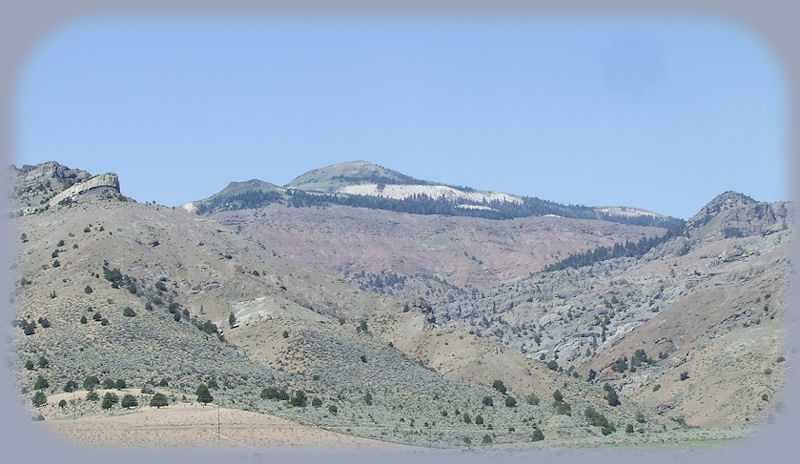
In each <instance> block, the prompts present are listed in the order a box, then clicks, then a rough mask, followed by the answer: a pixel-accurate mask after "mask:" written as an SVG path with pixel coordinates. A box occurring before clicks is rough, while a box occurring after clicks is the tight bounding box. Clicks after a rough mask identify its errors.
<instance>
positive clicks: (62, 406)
mask: <svg viewBox="0 0 800 464" xmlns="http://www.w3.org/2000/svg"><path fill="white" fill-rule="evenodd" d="M58 407H59V408H61V409H64V408H66V407H67V400H61V401H59V402H58Z"/></svg>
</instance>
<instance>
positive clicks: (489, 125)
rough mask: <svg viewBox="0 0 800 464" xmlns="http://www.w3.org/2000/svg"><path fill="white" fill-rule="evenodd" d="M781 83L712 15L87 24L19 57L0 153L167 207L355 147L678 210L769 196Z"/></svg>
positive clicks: (782, 144) (398, 166)
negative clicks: (98, 180) (51, 164)
mask: <svg viewBox="0 0 800 464" xmlns="http://www.w3.org/2000/svg"><path fill="white" fill-rule="evenodd" d="M786 92H787V90H786V89H785V82H784V80H783V76H782V74H781V71H780V68H779V66H778V63H777V62H776V61H775V60H774V58H773V57H772V55H771V52H770V50H769V48H768V47H767V46H766V45H765V44H764V43H762V42H761V41H760V40H759V39H758V37H756V36H754V35H751V34H750V33H749V32H748V31H747V30H746V29H744V28H741V27H739V26H737V25H735V24H732V23H727V22H723V21H718V20H713V19H700V18H690V17H686V18H671V19H668V20H667V19H662V20H659V19H654V18H649V19H648V18H638V19H637V18H626V19H619V20H615V19H611V18H609V17H607V16H606V17H603V19H596V20H595V19H591V18H588V17H584V18H582V19H570V18H566V17H564V18H549V19H544V18H535V17H529V18H522V19H511V18H505V19H504V18H491V19H490V18H460V19H446V18H441V17H437V18H433V17H431V18H405V19H398V18H379V17H373V18H369V17H367V18H365V17H361V18H358V19H356V18H351V19H347V18H338V19H322V18H301V17H295V18H283V19H276V18H264V19H263V20H255V19H236V18H230V17H228V18H226V19H214V18H202V19H200V18H194V19H179V18H170V19H158V18H146V17H140V18H137V19H135V20H134V19H127V20H126V19H120V18H105V19H103V18H97V19H93V20H84V21H79V22H75V23H71V24H68V25H66V26H64V27H61V28H59V29H57V30H55V31H53V32H52V33H51V34H50V35H48V36H46V37H43V38H42V40H41V42H40V43H39V45H38V46H37V47H36V48H34V49H33V50H32V52H31V54H30V56H29V59H28V61H27V63H26V64H25V66H24V67H23V68H22V69H21V70H20V75H19V91H18V94H17V102H16V105H17V106H16V108H17V116H18V119H17V126H16V131H17V144H16V147H17V152H16V156H15V157H14V159H15V163H16V164H17V165H22V164H35V163H39V162H43V161H47V160H56V161H59V162H61V163H63V164H66V165H68V166H70V167H77V168H81V169H85V170H88V171H90V172H92V173H95V174H99V173H102V172H108V171H113V172H117V173H118V174H119V175H120V184H121V188H122V191H123V193H124V194H126V195H129V196H131V197H133V198H134V199H136V200H138V201H153V200H155V201H156V202H158V203H161V204H167V205H178V204H181V203H184V202H187V201H191V200H196V199H200V198H204V197H207V196H210V195H212V194H213V193H215V192H217V191H219V190H221V189H222V188H224V187H225V185H227V184H228V182H230V181H242V180H248V179H252V178H258V179H262V180H265V181H269V182H273V183H276V184H285V183H287V182H289V181H290V180H291V179H293V178H294V177H296V176H297V175H300V174H302V173H303V172H306V171H308V170H310V169H314V168H318V167H323V166H326V165H330V164H334V163H339V162H344V161H351V160H359V159H363V160H367V161H371V162H373V163H376V164H380V165H382V166H385V167H387V168H390V169H394V170H397V171H400V172H403V173H405V174H409V175H411V176H414V177H418V178H422V179H428V180H436V181H441V182H445V183H448V184H457V185H467V186H471V187H475V188H481V189H490V190H501V191H506V192H510V193H517V194H524V195H530V196H536V197H539V198H543V199H548V200H554V201H558V202H563V203H576V204H577V203H579V204H585V205H629V206H638V207H642V208H646V209H650V210H653V211H656V212H659V213H663V214H670V215H673V216H677V217H683V218H687V217H690V216H691V215H693V214H694V213H696V212H697V210H699V209H700V208H701V207H702V206H703V205H704V204H705V203H706V202H708V201H709V200H711V199H712V198H713V197H714V196H716V195H717V194H719V193H722V192H723V191H726V190H737V191H740V192H742V193H745V194H747V195H750V196H752V197H754V198H756V199H758V200H765V201H775V200H788V199H789V193H790V189H789V178H788V168H787V165H788V159H787V151H788V140H787V139H788V134H787V131H788V125H787V121H786V119H785V118H786V112H787V106H786ZM176 178H180V179H182V180H180V181H175V180H172V179H176Z"/></svg>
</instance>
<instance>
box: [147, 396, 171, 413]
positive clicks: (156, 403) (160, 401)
mask: <svg viewBox="0 0 800 464" xmlns="http://www.w3.org/2000/svg"><path fill="white" fill-rule="evenodd" d="M168 404H169V403H168V401H167V397H166V396H165V395H164V394H163V393H156V394H155V395H153V397H152V398H150V406H151V407H154V408H156V409H161V407H162V406H167V405H168Z"/></svg>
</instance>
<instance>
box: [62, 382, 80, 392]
mask: <svg viewBox="0 0 800 464" xmlns="http://www.w3.org/2000/svg"><path fill="white" fill-rule="evenodd" d="M77 389H78V382H76V381H74V380H67V383H66V384H64V391H65V392H67V393H72V392H74V391H75V390H77Z"/></svg>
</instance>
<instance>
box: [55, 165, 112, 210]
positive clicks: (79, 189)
mask: <svg viewBox="0 0 800 464" xmlns="http://www.w3.org/2000/svg"><path fill="white" fill-rule="evenodd" d="M103 187H107V188H111V189H114V191H116V192H117V193H119V178H118V177H117V175H116V174H114V173H113V172H109V173H106V174H100V175H98V176H94V177H92V178H91V179H89V180H87V181H86V182H81V183H80V184H75V185H73V186H72V187H69V188H68V189H66V190H64V191H63V192H61V193H59V194H58V195H56V196H54V197H53V198H52V199H51V200H50V201H49V202H48V203H47V204H48V205H49V206H51V207H52V206H55V205H57V204H58V203H59V202H61V201H64V200H66V199H67V198H74V197H77V196H78V195H80V194H82V193H86V192H88V191H89V190H92V189H95V188H103Z"/></svg>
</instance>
